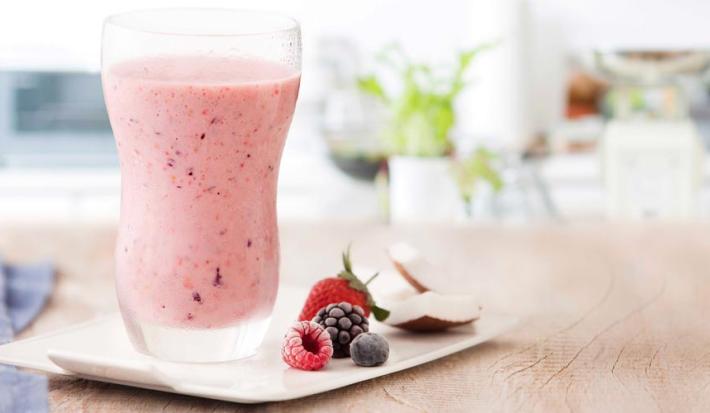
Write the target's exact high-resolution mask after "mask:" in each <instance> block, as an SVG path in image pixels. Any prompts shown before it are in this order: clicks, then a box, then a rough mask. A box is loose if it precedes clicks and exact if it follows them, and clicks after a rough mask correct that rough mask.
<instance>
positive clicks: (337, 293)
mask: <svg viewBox="0 0 710 413" xmlns="http://www.w3.org/2000/svg"><path fill="white" fill-rule="evenodd" d="M343 267H344V269H343V271H341V272H340V274H338V276H337V277H330V278H325V279H322V280H320V281H318V282H317V283H316V284H315V285H314V286H313V288H311V292H310V293H309V294H308V298H307V299H306V303H305V304H304V305H303V309H302V310H301V314H300V315H299V316H298V320H299V321H303V320H312V319H313V317H315V316H316V313H318V310H320V309H321V308H323V307H325V306H327V305H328V304H331V303H339V302H341V301H347V302H349V303H350V304H352V305H359V306H360V307H362V308H363V310H365V317H369V316H370V311H372V314H374V316H375V318H376V319H377V320H378V321H383V320H384V319H386V318H387V317H388V316H389V314H390V313H389V311H387V310H385V309H384V308H380V307H378V306H377V305H375V300H373V299H372V295H370V292H369V291H368V289H367V285H368V284H369V283H370V282H371V281H372V280H374V279H375V277H377V275H378V274H375V275H373V276H372V277H370V279H369V280H367V282H364V283H363V282H362V281H360V279H359V278H358V277H357V276H356V275H355V274H354V273H353V269H352V264H351V263H350V248H348V250H347V251H346V252H344V253H343Z"/></svg>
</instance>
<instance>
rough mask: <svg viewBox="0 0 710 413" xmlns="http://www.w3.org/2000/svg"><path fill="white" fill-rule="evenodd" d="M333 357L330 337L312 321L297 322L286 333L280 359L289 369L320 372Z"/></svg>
mask: <svg viewBox="0 0 710 413" xmlns="http://www.w3.org/2000/svg"><path fill="white" fill-rule="evenodd" d="M332 356H333V342H332V341H331V340H330V335H329V334H328V333H327V332H326V331H325V330H324V329H323V327H321V326H319V325H318V324H317V323H314V322H312V321H298V322H296V323H294V324H293V325H292V326H291V327H290V328H289V329H288V331H287V332H286V335H285V336H284V342H283V344H282V345H281V357H282V358H283V361H285V362H286V364H288V365H289V366H291V367H295V368H297V369H301V370H320V369H321V368H323V366H325V365H326V364H328V361H330V358H331V357H332Z"/></svg>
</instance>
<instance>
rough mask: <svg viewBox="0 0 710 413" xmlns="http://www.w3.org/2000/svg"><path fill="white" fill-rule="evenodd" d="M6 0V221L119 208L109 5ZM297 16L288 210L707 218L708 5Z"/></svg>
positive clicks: (296, 215)
mask: <svg viewBox="0 0 710 413" xmlns="http://www.w3.org/2000/svg"><path fill="white" fill-rule="evenodd" d="M196 4H197V3H196V2H190V1H182V0H177V1H176V0H171V1H168V0H140V1H138V0H123V1H121V2H108V1H104V2H100V1H71V0H69V1H61V2H57V1H50V0H25V1H8V2H5V4H3V7H2V13H0V221H11V222H20V221H32V222H42V221H63V222H65V221H89V222H112V221H116V220H117V218H118V213H119V197H120V194H119V189H120V175H119V171H118V161H117V158H116V153H115V149H114V142H113V137H112V134H111V129H110V126H109V123H108V119H107V116H106V112H105V108H104V103H103V97H102V93H101V85H100V75H99V71H100V40H101V25H102V20H103V18H104V17H105V16H106V15H108V14H112V13H117V12H121V11H127V10H131V9H137V8H157V7H181V6H186V7H187V6H195V5H196ZM199 6H200V7H225V8H248V9H266V10H275V11H279V12H282V13H285V14H289V15H291V16H293V17H295V18H297V19H298V20H299V21H300V22H301V24H302V30H303V44H304V62H303V77H302V88H301V96H300V99H299V102H298V107H297V110H296V116H295V120H294V124H293V125H292V128H291V132H290V135H289V138H288V142H287V145H286V149H285V153H284V157H283V164H282V169H281V176H280V183H279V214H280V217H281V219H299V220H315V219H332V218H342V219H368V220H376V221H386V222H395V223H398V222H420V221H436V222H453V223H457V224H467V223H472V222H496V223H504V224H516V223H521V222H539V221H543V222H547V221H553V222H554V221H560V222H561V221H575V220H579V221H585V220H586V221H590V220H591V221H599V220H608V219H612V220H615V219H635V220H636V219H638V220H653V219H671V220H676V219H682V220H687V219H705V218H706V217H707V216H709V215H710V168H708V167H706V160H705V158H704V153H705V151H706V147H707V142H708V139H710V76H709V75H708V71H707V67H708V63H709V62H710V55H709V54H708V52H707V49H708V46H709V44H708V42H710V30H709V29H708V27H707V18H708V17H710V3H709V2H704V1H701V0H677V1H674V2H668V1H663V0H645V1H632V0H597V1H595V2H589V1H583V0H529V1H524V0H502V1H492V0H489V1H483V0H474V1H459V0H439V1H436V2H411V1H404V0H388V1H382V0H379V1H377V0H360V1H357V2H334V1H325V0H262V1H256V0H253V1H228V0H223V1H216V0H205V1H201V2H199Z"/></svg>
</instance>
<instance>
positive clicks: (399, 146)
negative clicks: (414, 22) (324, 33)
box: [357, 45, 491, 157]
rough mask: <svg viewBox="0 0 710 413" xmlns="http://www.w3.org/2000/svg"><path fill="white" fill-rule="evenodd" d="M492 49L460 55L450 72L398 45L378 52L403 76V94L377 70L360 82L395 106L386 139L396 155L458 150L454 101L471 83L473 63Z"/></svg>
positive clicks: (445, 152) (387, 64) (383, 61)
mask: <svg viewBox="0 0 710 413" xmlns="http://www.w3.org/2000/svg"><path fill="white" fill-rule="evenodd" d="M489 47H491V46H490V45H483V46H480V47H477V48H474V49H471V50H468V51H464V52H462V53H460V54H459V56H458V58H457V59H456V64H455V65H454V66H453V67H452V68H450V70H445V71H443V72H444V73H442V71H441V70H436V69H435V68H434V67H433V66H430V65H426V64H421V63H413V62H412V61H411V60H410V59H409V58H408V56H407V55H406V54H405V53H404V52H403V51H402V49H401V48H400V47H398V46H397V45H391V46H388V47H387V48H385V50H383V51H382V52H381V53H380V54H378V56H377V60H378V61H379V62H380V63H382V64H384V65H385V66H386V67H388V68H389V69H390V70H392V71H394V72H395V73H396V74H397V75H398V78H399V80H400V87H399V90H398V92H399V93H397V94H394V93H390V94H388V93H387V92H386V91H385V89H384V87H383V85H382V82H381V81H380V80H379V79H378V78H377V77H376V76H375V75H372V74H371V75H367V76H363V77H360V78H359V79H358V83H357V84H358V87H359V88H360V90H361V91H363V92H364V93H367V94H369V95H372V96H375V97H377V98H378V99H380V100H381V101H382V102H384V103H385V104H386V105H387V108H388V109H389V112H390V113H389V115H390V121H389V124H388V126H387V127H386V128H385V130H384V132H383V138H384V141H385V145H386V147H387V149H388V151H389V152H390V153H391V154H397V155H406V156H425V157H429V156H430V157H434V156H443V155H448V154H449V153H451V152H452V149H453V144H452V142H451V139H450V136H449V133H450V131H451V128H453V126H454V124H455V123H456V113H455V110H454V101H455V99H456V98H457V97H458V95H459V94H460V93H461V92H462V91H463V89H464V88H465V87H466V85H467V82H466V78H465V75H466V72H467V70H468V69H469V68H470V66H471V63H472V62H473V61H474V59H475V57H476V56H477V55H478V54H479V53H480V52H481V51H483V50H486V49H487V48H489Z"/></svg>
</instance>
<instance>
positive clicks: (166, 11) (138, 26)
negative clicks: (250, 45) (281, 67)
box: [103, 7, 301, 37]
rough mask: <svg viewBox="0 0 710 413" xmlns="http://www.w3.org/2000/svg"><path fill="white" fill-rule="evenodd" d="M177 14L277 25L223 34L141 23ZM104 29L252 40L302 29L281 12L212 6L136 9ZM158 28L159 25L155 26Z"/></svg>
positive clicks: (115, 17) (109, 20)
mask: <svg viewBox="0 0 710 413" xmlns="http://www.w3.org/2000/svg"><path fill="white" fill-rule="evenodd" d="M177 13H195V14H198V13H204V14H207V13H214V14H225V13H229V14H234V15H236V16H235V18H236V17H237V16H238V17H241V18H244V17H247V16H249V17H255V18H266V19H269V20H270V21H271V22H272V23H277V22H278V23H277V25H276V26H275V27H274V28H272V29H264V30H253V29H252V30H240V29H239V28H238V27H235V28H233V29H230V30H227V31H224V32H220V31H214V30H213V31H208V30H205V32H200V31H189V30H187V29H185V30H184V31H180V30H177V29H174V30H167V29H158V28H155V27H151V24H147V23H141V22H140V21H137V18H140V17H145V16H147V15H150V14H155V16H156V17H160V16H161V15H164V16H167V15H170V14H177ZM103 25H104V27H107V26H115V27H118V28H121V29H123V30H129V31H134V32H138V33H145V34H153V35H161V36H186V37H249V36H264V35H271V34H278V33H287V32H291V31H299V30H300V28H301V25H300V23H299V22H298V20H296V19H294V18H292V17H290V16H288V15H286V14H283V13H278V12H271V11H263V10H251V9H230V8H208V7H166V8H152V9H136V10H131V11H126V12H121V13H116V14H111V15H109V16H107V17H106V18H105V19H104V24H103ZM154 26H158V24H156V25H154Z"/></svg>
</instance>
